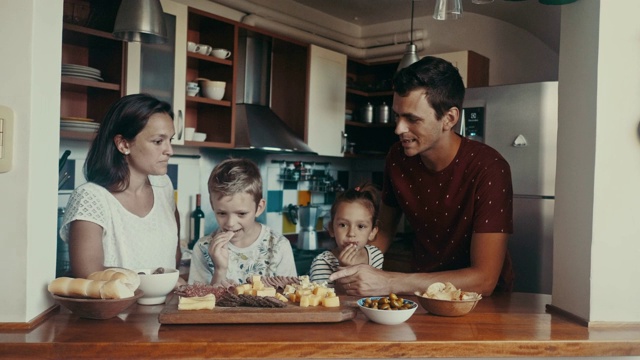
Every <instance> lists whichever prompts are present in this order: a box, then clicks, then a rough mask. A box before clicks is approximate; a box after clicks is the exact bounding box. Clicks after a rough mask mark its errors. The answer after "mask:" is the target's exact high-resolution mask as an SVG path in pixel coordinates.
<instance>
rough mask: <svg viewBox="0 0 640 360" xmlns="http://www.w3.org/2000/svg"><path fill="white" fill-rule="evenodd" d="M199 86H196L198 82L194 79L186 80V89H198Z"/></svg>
mask: <svg viewBox="0 0 640 360" xmlns="http://www.w3.org/2000/svg"><path fill="white" fill-rule="evenodd" d="M199 88H200V87H199V86H198V83H197V82H195V81H189V82H187V90H189V89H199Z"/></svg>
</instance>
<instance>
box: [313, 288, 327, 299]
mask: <svg viewBox="0 0 640 360" xmlns="http://www.w3.org/2000/svg"><path fill="white" fill-rule="evenodd" d="M327 292H329V290H328V289H327V288H325V287H317V288H315V289H313V294H314V295H318V296H320V297H325V296H326V295H327Z"/></svg>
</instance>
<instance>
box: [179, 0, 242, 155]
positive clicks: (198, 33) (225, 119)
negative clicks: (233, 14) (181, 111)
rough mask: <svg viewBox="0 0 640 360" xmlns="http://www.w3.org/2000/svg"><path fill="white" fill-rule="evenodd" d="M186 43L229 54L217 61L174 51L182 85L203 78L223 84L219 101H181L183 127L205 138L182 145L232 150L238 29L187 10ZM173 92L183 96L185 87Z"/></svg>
mask: <svg viewBox="0 0 640 360" xmlns="http://www.w3.org/2000/svg"><path fill="white" fill-rule="evenodd" d="M187 41H193V42H195V43H196V44H206V45H210V46H212V47H213V48H224V49H228V50H230V51H231V57H229V58H227V59H218V58H216V57H213V56H211V55H203V54H199V53H194V52H188V51H187V50H186V43H185V44H184V46H183V47H182V48H181V49H178V51H179V52H182V54H184V56H185V57H186V67H185V69H186V81H195V80H196V79H198V78H205V79H208V80H212V81H224V82H226V90H225V93H224V96H223V98H222V99H221V100H213V99H209V98H205V97H202V96H186V97H185V115H186V116H185V126H186V127H193V128H195V129H196V131H197V132H203V133H205V134H207V137H206V139H205V141H204V142H194V141H185V145H189V146H199V147H215V148H232V147H233V146H234V135H235V96H236V95H235V83H236V69H235V57H236V54H237V50H238V49H237V43H238V27H237V25H236V23H233V22H231V21H228V20H225V19H224V18H221V17H218V16H216V15H213V14H210V13H207V12H204V11H201V10H198V9H193V8H189V9H188V21H187ZM177 88H178V89H179V91H182V93H183V94H184V93H185V92H186V83H185V82H183V83H181V84H178V85H177ZM201 94H202V89H200V95H201Z"/></svg>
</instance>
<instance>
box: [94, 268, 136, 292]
mask: <svg viewBox="0 0 640 360" xmlns="http://www.w3.org/2000/svg"><path fill="white" fill-rule="evenodd" d="M87 279H89V280H103V281H109V280H122V282H123V283H124V284H125V285H126V286H127V287H128V288H129V289H130V290H131V291H132V292H133V291H136V289H137V288H138V286H140V276H139V275H138V274H136V272H135V271H133V270H129V269H124V268H108V269H105V270H102V271H96V272H94V273H91V274H90V275H89V276H88V277H87Z"/></svg>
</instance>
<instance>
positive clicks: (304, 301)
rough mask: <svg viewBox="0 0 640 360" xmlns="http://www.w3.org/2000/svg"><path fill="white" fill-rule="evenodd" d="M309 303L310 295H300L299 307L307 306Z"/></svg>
mask: <svg viewBox="0 0 640 360" xmlns="http://www.w3.org/2000/svg"><path fill="white" fill-rule="evenodd" d="M310 303H311V296H309V295H303V296H301V297H300V307H308V306H309V305H310Z"/></svg>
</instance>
